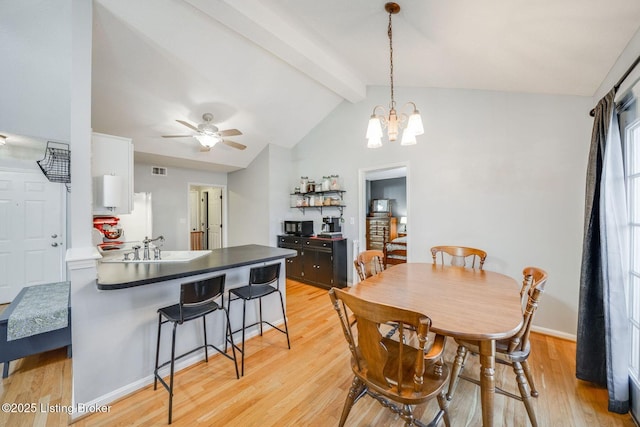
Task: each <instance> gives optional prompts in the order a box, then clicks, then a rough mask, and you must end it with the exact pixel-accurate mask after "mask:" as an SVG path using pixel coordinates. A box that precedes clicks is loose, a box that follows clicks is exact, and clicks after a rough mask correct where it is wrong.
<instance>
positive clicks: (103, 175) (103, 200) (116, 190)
mask: <svg viewBox="0 0 640 427" xmlns="http://www.w3.org/2000/svg"><path fill="white" fill-rule="evenodd" d="M91 176H92V177H93V214H94V215H113V214H128V213H131V210H132V209H133V143H132V141H131V139H130V138H122V137H119V136H112V135H105V134H102V133H95V132H94V133H92V134H91Z"/></svg>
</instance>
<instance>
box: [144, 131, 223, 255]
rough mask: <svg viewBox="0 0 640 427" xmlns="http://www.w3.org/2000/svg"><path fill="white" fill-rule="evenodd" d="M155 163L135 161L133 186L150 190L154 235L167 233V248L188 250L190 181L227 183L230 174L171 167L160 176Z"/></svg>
mask: <svg viewBox="0 0 640 427" xmlns="http://www.w3.org/2000/svg"><path fill="white" fill-rule="evenodd" d="M133 143H134V145H135V141H133ZM152 166H153V165H150V164H146V163H138V162H136V163H135V164H134V183H133V187H134V192H136V193H142V192H150V193H151V200H152V211H153V228H152V229H153V233H154V236H153V237H157V236H160V235H163V236H164V238H165V241H164V244H163V248H164V249H165V250H188V249H189V245H190V240H189V238H190V235H189V232H190V230H189V184H190V183H191V184H201V185H214V186H226V185H227V174H225V173H215V172H207V171H202V170H194V169H181V168H176V167H168V168H167V175H166V176H159V175H151V167H152ZM149 237H151V236H149Z"/></svg>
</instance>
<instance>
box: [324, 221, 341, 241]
mask: <svg viewBox="0 0 640 427" xmlns="http://www.w3.org/2000/svg"><path fill="white" fill-rule="evenodd" d="M340 230H341V227H340V218H337V217H332V216H325V217H324V218H322V232H321V233H320V236H319V237H328V238H335V237H342V233H341V231H340Z"/></svg>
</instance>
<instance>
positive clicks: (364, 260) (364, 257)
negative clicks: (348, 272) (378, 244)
mask: <svg viewBox="0 0 640 427" xmlns="http://www.w3.org/2000/svg"><path fill="white" fill-rule="evenodd" d="M353 265H354V266H355V267H356V271H357V272H358V277H359V278H360V280H361V281H362V280H364V279H366V278H367V277H371V276H375V275H376V274H378V273H380V272H381V271H382V270H384V252H382V251H379V250H375V249H369V250H366V251H363V252H360V254H358V256H357V257H356V259H355V260H354V261H353Z"/></svg>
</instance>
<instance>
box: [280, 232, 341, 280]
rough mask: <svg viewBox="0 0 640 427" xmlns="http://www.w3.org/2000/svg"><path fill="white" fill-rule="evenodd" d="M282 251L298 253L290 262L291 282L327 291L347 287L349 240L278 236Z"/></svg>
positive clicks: (288, 259) (289, 276)
mask: <svg viewBox="0 0 640 427" xmlns="http://www.w3.org/2000/svg"><path fill="white" fill-rule="evenodd" d="M278 247H280V248H287V249H293V250H295V251H297V252H298V256H296V257H293V258H287V259H286V262H287V264H286V266H287V278H289V279H294V280H298V281H300V282H304V283H309V284H312V285H316V286H319V287H321V288H325V289H330V288H332V287H336V288H344V287H345V286H347V239H320V238H316V237H295V236H278Z"/></svg>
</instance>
